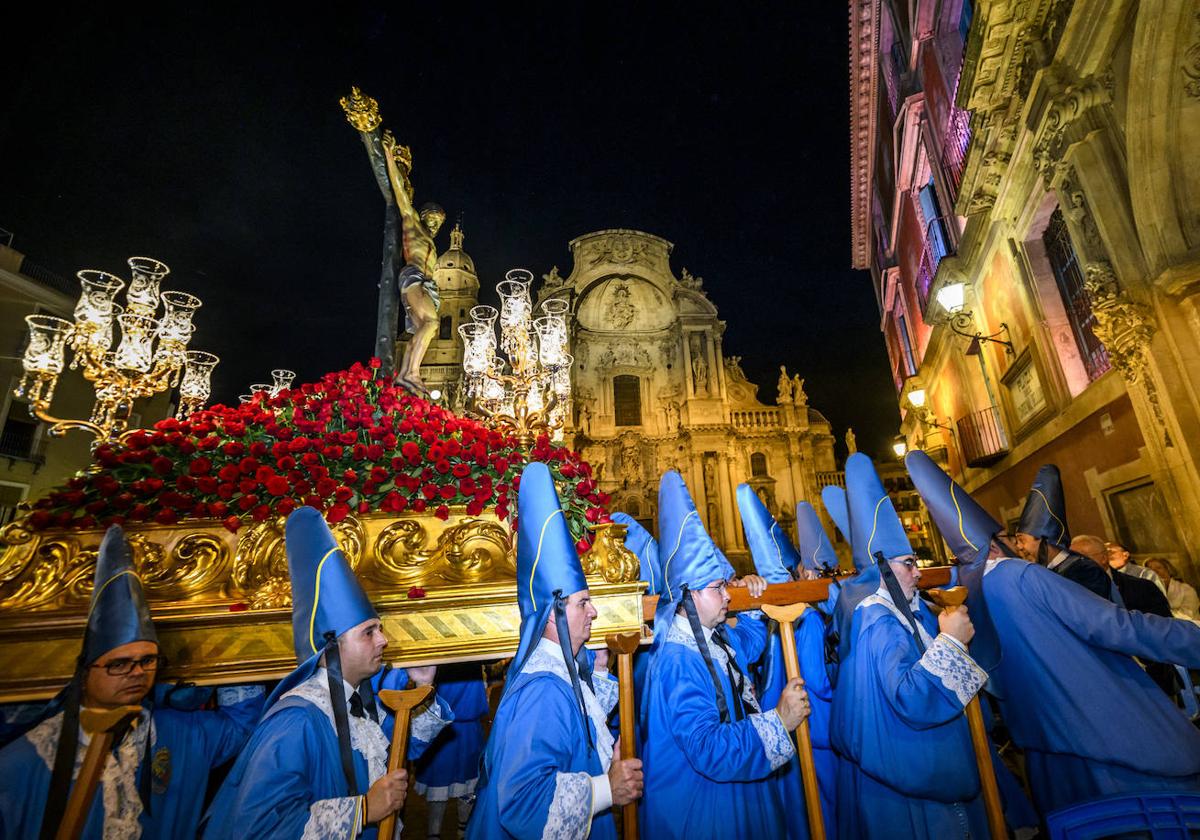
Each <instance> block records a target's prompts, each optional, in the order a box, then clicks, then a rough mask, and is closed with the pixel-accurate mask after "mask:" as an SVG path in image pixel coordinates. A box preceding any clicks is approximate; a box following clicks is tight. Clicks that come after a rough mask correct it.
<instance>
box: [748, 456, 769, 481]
mask: <svg viewBox="0 0 1200 840" xmlns="http://www.w3.org/2000/svg"><path fill="white" fill-rule="evenodd" d="M766 474H767V456H766V455H764V454H762V453H761V452H755V453H754V454H752V455H751V456H750V475H752V476H754V477H755V478H757V477H758V476H760V475H766Z"/></svg>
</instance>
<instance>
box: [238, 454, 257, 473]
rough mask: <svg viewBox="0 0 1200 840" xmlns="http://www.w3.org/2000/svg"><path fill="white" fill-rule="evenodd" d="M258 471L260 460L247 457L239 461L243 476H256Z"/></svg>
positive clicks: (239, 468) (239, 469)
mask: <svg viewBox="0 0 1200 840" xmlns="http://www.w3.org/2000/svg"><path fill="white" fill-rule="evenodd" d="M257 470H258V460H257V459H255V458H251V457H250V456H249V455H247V456H246V457H245V458H243V459H242V460H240V461H238V471H239V472H240V473H241V474H242V475H254V473H255V472H256V471H257Z"/></svg>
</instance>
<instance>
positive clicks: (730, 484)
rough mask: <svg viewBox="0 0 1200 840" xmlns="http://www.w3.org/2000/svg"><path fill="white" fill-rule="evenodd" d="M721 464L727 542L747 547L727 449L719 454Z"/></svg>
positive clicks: (742, 547)
mask: <svg viewBox="0 0 1200 840" xmlns="http://www.w3.org/2000/svg"><path fill="white" fill-rule="evenodd" d="M718 458H720V461H721V464H720V467H719V469H718V470H717V476H718V480H719V482H720V485H721V513H722V514H723V517H722V518H723V520H724V528H725V542H726V544H727V545H728V546H729V547H731V548H733V547H736V548H739V549H744V548H745V547H746V535H745V534H743V533H742V525H741V517H740V516H739V515H738V511H737V495H736V492H737V484H736V481H735V480H734V477H733V472H732V470H731V469H730V463H729V462H730V453H729V450H728V449H726V450H725V451H724V452H721V453H720V454H719V455H718Z"/></svg>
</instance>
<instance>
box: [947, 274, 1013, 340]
mask: <svg viewBox="0 0 1200 840" xmlns="http://www.w3.org/2000/svg"><path fill="white" fill-rule="evenodd" d="M966 293H967V292H966V285H965V284H963V283H947V284H946V285H945V286H942V287H941V288H940V289H938V291H937V302H938V305H939V306H941V307H942V309H943V310H945V312H946V314H947V315H948V316H949V317H948V318H947V319H946V320H945V321H943V322H942V323H944V324H945V325H946V326H948V327H949V328H950V331H951V332H953V333H954V334H955V335H961V336H962V337H963V338H968V339H970V340H971V343H970V344H968V345H967V352H966V355H968V356H977V355H979V345H980V344H981V343H982V342H985V341H990V342H992V343H994V344H1001V345H1003V346H1004V349H1005V352H1007V353H1008V355H1010V356H1012V355H1015V353H1014V351H1013V344H1012V340H1011V336H1010V334H1009V331H1008V324H1006V323H1003V322H1001V324H1000V329H998V330H996V332H994V333H992V334H991V335H984V334H983V331H982V330H979V329H975V320H974V318H973V316H972V314H971V310H969V309H966V308H965V305H966V304H965V301H966ZM971 329H975V332H974V333H971V332H968V330H971ZM999 335H1004V336H1005V338H997V336H999Z"/></svg>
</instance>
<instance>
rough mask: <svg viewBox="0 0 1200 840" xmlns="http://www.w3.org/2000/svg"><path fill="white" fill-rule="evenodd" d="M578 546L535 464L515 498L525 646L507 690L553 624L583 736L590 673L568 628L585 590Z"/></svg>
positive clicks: (546, 474)
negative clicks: (573, 602)
mask: <svg viewBox="0 0 1200 840" xmlns="http://www.w3.org/2000/svg"><path fill="white" fill-rule="evenodd" d="M587 588H588V585H587V579H586V578H585V577H584V575H583V566H582V565H581V564H580V562H579V555H578V554H577V553H576V551H575V541H574V540H572V539H571V531H570V529H569V528H568V527H567V521H566V519H565V518H564V516H563V510H562V506H561V505H560V504H559V501H558V493H557V491H556V490H555V489H554V479H553V477H552V476H551V475H550V470H549V469H547V468H546V465H545V464H542V463H538V462H534V463H531V464H529V465H528V466H527V467H525V470H524V471H523V472H522V473H521V488H520V491H519V493H518V496H517V606H518V607H519V608H520V610H521V641H520V645H519V646H518V647H517V653H516V656H515V657H514V658H513V664H512V667H511V668H510V669H509V673H508V681H507V684H512V678H513V677H515V676H516V675H517V674H519V673H520V672H521V669H522V668H523V667H524V666H525V662H526V660H528V659H529V655H530V654H531V653H532V652H533V650H534V648H536V647H537V644H538V641H539V640H540V639H541V638H542V635H543V633H545V631H546V624H547V623H548V622H549V621H550V620H551V618H553V619H554V624H555V627H556V628H557V630H558V642H559V645H560V647H561V648H562V653H563V661H564V662H565V663H566V665H567V670H568V671H569V672H570V674H571V686H572V688H573V689H574V691H575V699H576V700H577V702H578V706H579V714H580V718H581V722H582V724H583V731H584V732H588V731H589V730H588V728H587V712H586V710H585V708H584V702H583V690H582V688H581V687H580V685H579V679H580V672H583V673H584V674H585V675H586V674H587V673H589V669H588V667H587V665H586V658H585V650H584V648H582V647H581V648H580V649H579V655H578V656H576V655H575V654H574V653H573V652H572V647H573V645H572V641H571V633H570V630H569V629H568V627H567V613H566V609H567V599H569V598H570V597H571V595H573V594H574V593H576V592H579V591H582V590H584V589H587Z"/></svg>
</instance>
